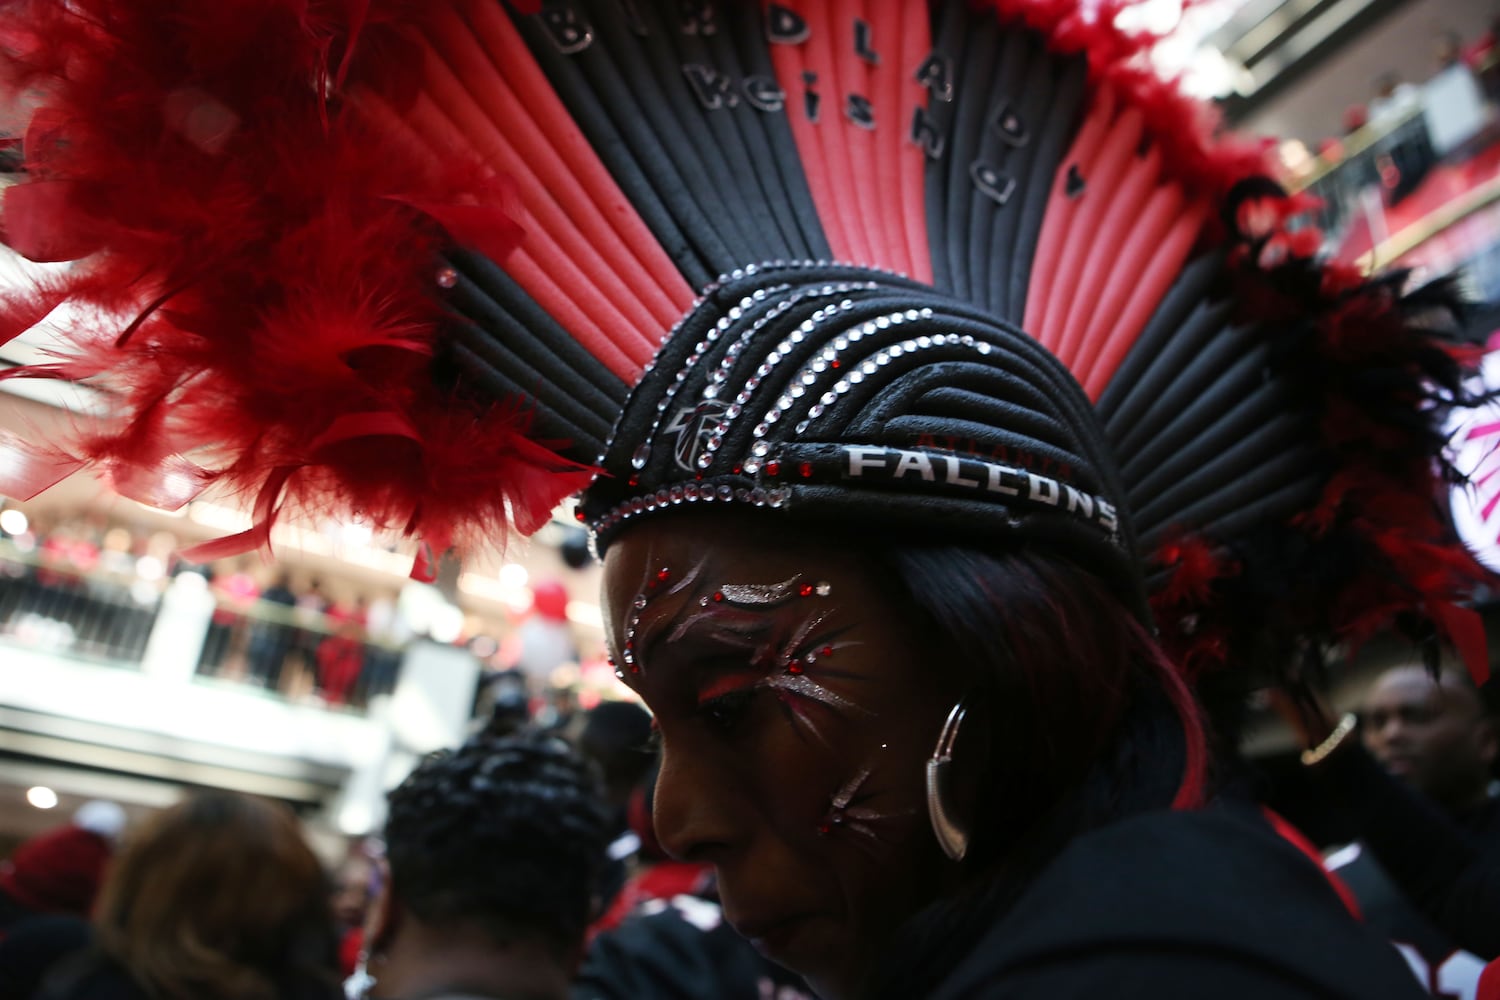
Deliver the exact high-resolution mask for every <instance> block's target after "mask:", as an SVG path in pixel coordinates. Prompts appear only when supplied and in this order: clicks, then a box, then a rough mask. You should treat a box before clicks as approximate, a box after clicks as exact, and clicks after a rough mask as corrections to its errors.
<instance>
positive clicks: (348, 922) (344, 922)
mask: <svg viewBox="0 0 1500 1000" xmlns="http://www.w3.org/2000/svg"><path fill="white" fill-rule="evenodd" d="M379 884H380V868H379V865H378V864H377V863H376V861H375V853H374V852H373V851H372V850H371V849H370V848H369V847H368V846H365V845H360V846H358V847H355V848H353V849H352V850H351V851H350V852H349V856H348V857H346V858H345V859H344V861H343V863H342V864H340V865H339V867H338V869H337V871H335V872H334V876H333V896H332V903H333V919H334V920H335V921H336V922H337V923H338V931H339V972H340V973H341V974H342V975H344V976H349V975H351V974H352V973H353V972H354V969H355V966H356V965H358V963H359V954H360V952H361V951H362V950H363V949H364V934H365V919H366V918H367V917H368V916H369V913H370V903H371V902H373V901H374V899H375V894H376V892H377V891H379Z"/></svg>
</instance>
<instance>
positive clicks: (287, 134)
mask: <svg viewBox="0 0 1500 1000" xmlns="http://www.w3.org/2000/svg"><path fill="white" fill-rule="evenodd" d="M6 13H7V15H10V16H8V18H7V24H8V25H10V26H11V27H10V30H9V32H8V34H7V36H6V38H7V43H6V44H7V45H8V47H9V54H10V57H11V58H10V63H9V66H8V74H9V78H10V80H11V82H12V84H13V86H14V87H15V88H17V89H18V91H19V92H21V93H24V95H25V101H24V104H23V105H22V106H24V107H25V108H27V109H29V110H30V121H29V125H28V126H27V129H26V131H25V134H24V152H25V160H24V162H25V166H26V171H27V178H26V180H25V182H24V183H19V184H16V185H14V186H12V187H11V188H10V189H9V190H8V191H7V192H6V198H5V205H4V222H5V235H6V239H7V241H8V242H9V243H10V245H11V246H12V247H14V248H15V249H17V250H18V251H19V252H21V253H23V254H25V255H26V256H28V257H31V258H32V259H36V260H49V259H50V260H78V261H80V263H79V264H78V265H77V266H75V267H74V268H72V269H71V270H68V271H66V272H64V273H60V274H57V275H53V276H51V277H49V278H48V279H47V281H46V283H44V284H42V285H40V286H39V287H38V288H36V289H35V290H34V292H33V293H31V294H28V295H19V296H13V297H11V298H10V299H9V300H8V302H7V308H6V309H5V310H4V312H3V314H0V337H3V336H6V335H10V334H14V333H16V332H19V331H20V330H22V329H25V328H26V327H28V326H29V325H30V324H32V323H34V322H36V321H37V320H38V319H39V318H41V317H42V316H44V315H46V314H47V313H48V312H49V311H50V310H51V309H53V308H55V307H56V306H57V305H59V304H61V303H65V302H66V303H71V304H72V306H73V307H74V309H75V310H76V311H75V313H74V315H80V316H83V317H84V318H85V319H84V321H83V322H81V323H79V324H77V325H76V326H75V329H74V331H73V339H74V341H75V347H74V349H72V350H70V351H67V352H66V353H65V354H64V355H63V356H61V357H59V358H58V360H57V361H56V363H54V364H50V365H45V366H38V367H33V368H30V369H26V370H24V371H23V372H21V373H20V374H24V375H30V376H34V377H52V378H60V379H66V380H70V381H81V382H84V383H87V384H91V385H96V386H98V387H99V388H101V389H104V390H106V391H107V392H108V394H109V396H108V398H109V399H110V400H111V401H112V402H113V404H114V406H115V407H116V409H117V410H118V413H117V414H116V416H117V419H114V420H105V421H100V422H98V423H92V424H87V425H83V426H81V427H80V429H79V430H80V433H79V435H78V436H77V439H76V440H74V441H71V442H66V443H62V442H59V443H53V444H48V445H45V446H43V445H40V444H38V443H37V442H27V441H23V440H20V439H18V438H13V439H10V440H9V441H8V442H6V453H5V458H6V461H5V462H4V463H3V471H4V473H5V484H4V489H5V491H6V492H7V493H8V494H10V495H29V494H31V493H34V492H36V491H38V490H40V489H43V488H45V487H46V486H48V485H49V484H51V483H53V482H55V481H57V480H59V479H60V478H62V477H64V476H66V475H68V474H69V473H70V472H72V471H74V470H76V469H78V468H80V467H82V466H84V465H87V464H93V465H95V466H96V467H99V468H101V469H102V470H103V471H104V472H105V473H106V474H107V475H108V476H109V478H110V481H111V482H112V483H113V485H114V486H115V487H116V488H117V489H118V490H120V491H121V492H123V493H125V494H126V495H129V496H134V497H136V498H138V499H143V500H146V501H149V502H152V503H155V504H157V505H161V506H173V505H181V504H184V503H186V502H188V501H189V500H191V499H192V498H193V497H195V496H197V495H198V494H199V493H200V492H201V491H203V490H205V489H210V488H212V489H219V490H234V489H237V490H240V491H242V492H244V493H246V494H247V495H248V501H249V504H248V505H249V507H250V509H251V512H252V519H251V523H250V525H249V527H247V528H246V529H245V530H244V531H243V532H240V533H238V534H236V535H234V536H231V537H229V538H226V539H221V540H218V541H216V542H211V543H208V544H207V545H205V546H201V547H200V549H199V551H197V552H195V553H193V555H194V556H195V557H197V558H199V559H206V558H212V557H217V556H221V555H224V554H228V553H231V552H235V551H240V550H243V549H247V548H254V547H257V546H263V545H265V544H268V542H269V539H270V537H271V536H270V532H271V528H272V525H273V524H274V523H275V521H276V519H277V518H278V517H280V516H282V515H283V514H284V513H286V512H296V511H302V512H315V513H316V512H330V511H332V512H336V513H341V514H344V515H346V516H347V515H350V514H355V515H357V516H359V517H360V518H362V519H364V520H365V521H366V522H367V523H369V524H371V525H372V526H375V527H378V528H385V529H392V530H396V531H402V532H405V533H406V534H408V535H409V536H411V537H413V538H415V539H417V540H418V545H417V554H418V558H417V568H416V572H418V573H423V572H430V570H431V567H432V565H433V563H434V561H435V557H436V556H437V555H438V554H440V553H442V552H443V551H445V550H447V549H449V548H450V547H453V546H456V547H458V548H459V549H460V550H468V549H472V548H473V547H475V546H476V545H479V544H482V543H484V542H486V541H493V540H495V539H497V538H498V537H500V536H501V535H502V534H503V533H504V532H506V531H508V530H514V531H518V532H520V533H523V534H524V533H529V532H531V531H533V530H535V529H536V528H538V527H539V526H540V525H541V524H543V523H544V522H545V521H546V519H547V518H548V516H549V514H550V512H551V511H552V510H553V508H554V505H555V504H556V503H557V502H558V501H559V500H561V499H563V498H564V497H567V496H569V495H570V494H574V493H577V492H579V491H582V492H581V498H580V500H579V502H578V504H577V505H576V507H575V516H576V517H577V518H578V520H579V521H580V522H582V523H583V524H584V525H585V526H586V527H587V528H588V529H589V531H590V533H591V535H592V537H593V540H594V544H595V547H596V550H597V551H598V553H599V554H600V555H601V556H602V557H603V558H604V562H605V579H606V583H605V606H606V607H605V611H606V618H607V623H608V631H609V638H610V644H611V648H612V650H613V654H614V659H615V662H616V665H617V671H618V675H619V677H620V678H621V680H622V681H623V682H624V683H626V684H628V685H630V686H631V687H632V688H634V689H635V690H636V691H637V692H638V693H639V694H640V695H641V696H642V697H643V698H644V699H645V701H646V703H647V704H648V706H649V707H650V708H651V709H652V711H653V712H654V714H655V717H656V720H657V723H658V725H659V728H660V732H661V737H662V752H663V758H662V770H661V777H660V781H659V784H658V786H657V801H656V824H657V830H658V834H659V835H660V839H661V841H662V842H663V844H664V845H665V846H666V847H667V848H668V849H669V850H671V851H673V852H675V853H676V854H678V855H679V856H681V857H684V858H688V859H700V860H704V861H708V862H710V863H712V864H713V865H714V866H715V868H716V870H717V874H718V880H719V885H720V889H721V892H722V897H723V904H724V911H725V914H726V916H727V917H728V919H729V920H730V921H731V922H732V923H733V924H734V925H735V926H736V927H737V929H738V930H740V931H741V932H742V933H744V934H746V935H747V936H750V937H752V938H754V939H755V940H756V941H757V942H758V943H759V945H760V946H761V947H762V949H763V950H764V951H766V952H767V953H768V954H770V955H771V956H773V957H774V958H776V959H777V960H779V961H781V962H783V963H785V964H787V965H788V966H790V967H792V968H793V969H795V970H796V971H798V972H801V973H803V974H804V975H805V976H806V978H807V979H808V981H809V982H810V983H811V984H812V985H813V986H814V987H815V988H816V989H818V990H819V991H820V992H822V993H825V994H827V995H829V996H862V995H873V994H879V993H881V992H888V993H891V994H892V995H899V996H913V995H923V996H971V995H984V996H993V995H1008V996H1055V995H1068V994H1071V993H1075V992H1077V993H1082V992H1083V991H1084V990H1091V989H1092V990H1101V989H1104V988H1108V989H1109V990H1110V991H1112V992H1113V993H1115V994H1120V993H1124V994H1125V995H1142V996H1152V997H1167V996H1201V995H1206V994H1208V993H1209V992H1210V991H1212V992H1213V993H1214V995H1228V996H1256V997H1259V996H1267V995H1276V996H1308V997H1312V996H1318V997H1343V996H1347V997H1361V998H1369V997H1378V996H1401V995H1404V994H1403V993H1402V991H1403V990H1406V989H1408V987H1407V985H1406V982H1405V980H1404V979H1403V977H1402V975H1401V974H1400V968H1399V965H1393V962H1394V961H1395V960H1394V959H1393V958H1392V956H1391V954H1390V953H1389V951H1387V950H1385V948H1384V946H1383V945H1378V944H1376V943H1374V942H1372V940H1371V939H1370V937H1369V936H1368V935H1366V934H1364V933H1363V932H1362V931H1361V929H1359V928H1358V927H1357V926H1356V925H1355V924H1354V923H1353V921H1352V920H1350V919H1349V918H1348V917H1347V915H1346V914H1345V913H1344V911H1343V910H1342V908H1341V906H1340V904H1339V902H1338V899H1337V897H1336V895H1335V893H1334V891H1333V890H1332V889H1331V888H1330V887H1329V886H1328V885H1327V884H1326V883H1325V882H1324V881H1323V879H1322V876H1321V873H1320V872H1319V871H1318V869H1317V867H1316V866H1315V865H1314V864H1313V863H1312V862H1311V861H1309V860H1308V859H1306V858H1305V857H1304V856H1302V855H1301V854H1300V853H1298V852H1297V851H1296V850H1294V849H1293V848H1292V847H1291V846H1290V845H1289V844H1288V843H1286V842H1285V841H1284V840H1283V839H1282V838H1280V837H1278V836H1277V835H1275V834H1274V833H1273V831H1272V829H1271V827H1270V825H1268V823H1267V822H1266V821H1265V820H1264V819H1263V818H1262V817H1261V816H1260V815H1259V814H1256V813H1250V812H1246V811H1244V810H1240V809H1238V808H1236V807H1234V806H1232V805H1231V804H1229V803H1228V802H1227V801H1221V800H1220V799H1219V798H1217V797H1216V796H1215V795H1214V785H1213V781H1212V778H1213V770H1212V768H1211V766H1210V763H1211V762H1210V754H1209V751H1208V750H1207V747H1208V745H1209V742H1208V740H1207V738H1206V736H1205V732H1204V726H1203V723H1202V721H1201V718H1200V712H1199V709H1198V708H1197V706H1196V703H1195V700H1194V697H1193V694H1192V689H1193V688H1194V686H1195V685H1196V684H1198V682H1199V681H1200V680H1202V679H1204V678H1209V677H1212V676H1215V675H1219V676H1229V675H1237V674H1242V673H1243V672H1244V671H1247V670H1250V669H1252V668H1263V667H1267V666H1272V665H1274V664H1276V663H1277V662H1280V661H1281V660H1282V658H1283V657H1284V656H1286V655H1288V654H1289V652H1290V651H1291V650H1294V649H1302V648H1313V649H1316V648H1322V647H1323V646H1325V645H1327V644H1329V643H1332V642H1335V641H1344V640H1358V639H1359V638H1361V637H1363V636H1364V635H1367V634H1369V633H1371V632H1372V631H1374V630H1376V629H1379V628H1381V627H1384V626H1385V625H1387V624H1394V625H1396V626H1397V627H1401V628H1404V629H1406V630H1407V631H1409V632H1410V633H1411V634H1413V635H1416V636H1420V637H1423V638H1424V639H1430V640H1432V641H1438V640H1439V639H1445V640H1446V641H1449V642H1451V643H1452V644H1454V645H1455V646H1456V647H1457V648H1459V649H1460V650H1462V651H1464V653H1465V659H1466V661H1467V662H1469V663H1471V664H1473V665H1475V667H1476V669H1478V668H1480V667H1481V666H1482V664H1483V660H1484V657H1483V655H1482V654H1483V643H1484V637H1483V632H1482V630H1481V629H1480V627H1479V626H1478V623H1477V620H1476V619H1475V617H1474V616H1473V615H1472V614H1470V613H1469V612H1467V611H1465V610H1463V609H1462V608H1461V607H1460V606H1459V604H1458V602H1459V601H1461V600H1462V599H1463V598H1464V596H1465V594H1466V592H1467V591H1466V588H1467V587H1468V586H1469V584H1470V582H1471V581H1472V579H1473V578H1474V576H1475V574H1476V572H1477V570H1476V569H1475V567H1474V564H1473V562H1472V560H1471V559H1469V558H1468V556H1467V555H1466V554H1465V553H1464V551H1463V550H1462V549H1461V548H1460V547H1459V546H1458V545H1456V544H1455V543H1454V541H1453V538H1452V533H1451V531H1450V530H1449V527H1448V525H1447V524H1446V523H1445V521H1444V519H1443V518H1442V517H1441V516H1440V514H1439V510H1438V507H1437V506H1436V504H1435V502H1434V491H1435V488H1436V486H1437V485H1438V483H1439V481H1440V479H1442V478H1443V477H1444V476H1446V475H1449V474H1451V472H1452V470H1450V469H1448V468H1447V467H1446V466H1445V465H1444V464H1443V462H1442V460H1441V458H1440V454H1441V450H1442V444H1443V441H1442V435H1441V433H1440V432H1439V430H1438V428H1440V427H1441V426H1442V423H1441V421H1442V419H1443V416H1444V412H1445V410H1446V409H1447V408H1448V407H1450V406H1452V405H1454V404H1455V403H1463V402H1465V401H1466V400H1465V397H1464V390H1463V388H1462V386H1463V376H1464V368H1465V364H1466V362H1467V361H1468V360H1469V358H1468V357H1467V355H1466V354H1465V351H1464V349H1463V348H1461V347H1460V346H1458V345H1456V344H1455V343H1454V342H1453V338H1452V336H1451V334H1450V331H1451V330H1452V328H1453V326H1452V323H1451V314H1450V311H1449V305H1448V302H1447V299H1446V296H1445V295H1444V294H1443V293H1442V291H1441V290H1432V289H1425V290H1409V289H1406V288H1405V287H1404V282H1403V280H1402V279H1400V278H1399V277H1391V278H1384V279H1378V280H1373V281H1370V280H1366V279H1365V278H1364V277H1362V276H1361V275H1359V274H1355V273H1351V272H1349V271H1347V270H1342V269H1337V268H1331V267H1326V266H1324V265H1322V264H1320V263H1319V262H1318V261H1317V260H1316V259H1315V257H1314V253H1315V251H1316V248H1317V245H1318V241H1319V237H1318V234H1317V233H1315V232H1313V231H1311V230H1310V229H1308V228H1305V227H1301V226H1300V223H1299V216H1300V213H1301V210H1302V209H1303V208H1304V207H1305V206H1304V205H1303V204H1302V203H1301V202H1300V201H1299V200H1298V199H1297V198H1294V197H1288V196H1286V195H1284V194H1282V193H1281V191H1280V190H1279V189H1278V188H1277V187H1276V186H1275V185H1274V184H1273V183H1271V182H1270V181H1269V180H1267V179H1266V175H1267V172H1268V166H1267V163H1266V161H1265V149H1264V147H1262V146H1255V145H1248V146H1247V145H1244V144H1237V143H1235V142H1232V141H1230V140H1227V139H1225V138H1223V137H1220V136H1216V135H1214V134H1212V128H1211V125H1212V123H1211V122H1210V121H1209V120H1208V117H1207V115H1206V113H1205V112H1204V111H1203V109H1201V108H1199V107H1197V106H1196V105H1194V104H1192V103H1191V102H1189V101H1187V100H1185V99H1184V98H1182V97H1180V96H1179V95H1178V94H1177V93H1176V92H1175V90H1174V89H1173V88H1172V87H1171V86H1170V85H1168V84H1166V83H1163V82H1162V81H1161V80H1159V79H1158V78H1157V77H1156V76H1155V75H1153V73H1152V72H1151V71H1150V70H1149V68H1147V66H1146V63H1145V54H1146V52H1147V50H1148V49H1149V48H1150V46H1151V45H1152V44H1153V42H1154V41H1155V39H1154V38H1152V37H1150V36H1149V35H1147V34H1145V33H1144V32H1142V31H1140V30H1138V29H1133V28H1131V27H1130V24H1131V21H1130V18H1131V15H1132V14H1133V13H1134V12H1133V11H1132V10H1131V8H1130V5H1129V4H1123V3H1120V2H1118V0H1102V2H1099V3H1088V4H1077V3H1073V2H1071V0H974V2H969V0H931V2H929V3H903V4H894V3H877V2H874V0H828V2H826V3H815V2H812V0H796V2H786V3H769V2H766V3H754V2H709V0H703V2H693V3H688V4H683V3H678V2H675V0H674V2H670V3H668V2H665V0H663V2H648V0H631V2H619V0H549V2H546V3H538V2H536V0H510V2H506V3H497V2H495V0H442V2H431V3H421V4H417V3H407V2H401V0H370V2H368V3H360V4H352V5H346V4H341V3H333V2H323V0H295V2H294V0H276V2H266V0H255V2H251V0H224V2H221V3H216V4H213V5H207V6H205V5H200V4H195V3H191V2H188V0H69V2H66V3H64V2H61V0H14V2H11V3H9V4H7V10H6Z"/></svg>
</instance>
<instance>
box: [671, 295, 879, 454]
mask: <svg viewBox="0 0 1500 1000" xmlns="http://www.w3.org/2000/svg"><path fill="white" fill-rule="evenodd" d="M879 287H880V286H879V285H876V284H875V283H874V282H861V283H859V284H857V285H856V286H855V287H854V288H852V289H846V291H863V290H872V289H876V288H879ZM832 288H833V286H830V285H825V286H823V287H822V288H820V289H818V291H819V292H820V293H822V292H824V291H827V292H829V294H834V293H833V292H832ZM853 308H854V301H853V300H852V299H844V300H842V301H840V302H839V303H838V304H836V305H831V306H824V307H823V308H822V309H819V310H818V311H817V312H815V313H813V314H812V316H811V317H809V318H808V319H806V320H803V322H802V324H801V325H800V326H798V327H797V329H795V330H793V331H792V332H791V333H789V334H787V335H786V337H785V338H783V339H782V341H781V343H779V344H777V345H776V346H775V347H774V348H772V350H771V351H770V353H768V354H767V355H766V359H765V360H764V361H763V362H761V364H760V367H758V368H756V369H755V372H754V373H753V374H751V376H750V377H749V378H747V379H745V384H744V385H743V386H742V387H741V388H740V391H739V392H738V393H736V394H735V397H734V402H732V403H730V404H729V407H727V408H726V409H725V411H724V414H723V416H722V417H720V418H719V423H718V425H717V426H715V428H714V431H713V434H711V435H710V436H709V439H708V440H707V441H706V442H705V443H704V450H703V451H702V452H699V454H698V457H697V459H696V461H695V464H696V465H697V466H698V468H699V469H707V468H709V467H710V466H711V465H713V462H714V453H715V452H716V451H718V450H719V448H720V446H722V445H723V443H724V435H725V434H728V433H729V428H730V427H731V426H733V424H734V421H735V419H736V418H738V417H739V416H740V414H741V413H742V412H743V408H744V406H745V404H746V403H748V402H750V399H751V398H752V397H753V396H754V395H755V392H756V390H757V389H759V388H760V385H761V383H762V382H763V381H764V380H765V379H767V378H768V377H770V375H771V373H772V372H774V371H775V370H776V368H777V366H779V365H780V364H781V362H782V361H783V360H785V358H786V356H787V355H788V354H789V353H791V350H792V348H793V347H795V346H797V345H798V344H800V343H802V341H803V340H805V339H806V338H807V335H808V334H810V333H812V332H813V331H815V330H816V329H817V328H818V326H819V325H820V324H822V323H825V322H827V321H828V320H830V319H832V318H833V317H834V316H837V315H838V314H839V313H841V312H848V311H849V310H850V309H853ZM771 414H774V416H772V415H771ZM766 416H767V417H769V418H770V419H769V421H767V420H765V419H764V418H763V419H762V422H761V423H759V424H757V425H756V426H755V436H756V437H764V436H765V431H766V430H768V429H769V427H770V424H771V423H774V422H775V420H776V419H778V418H779V417H780V416H781V413H780V411H779V410H775V409H773V410H771V411H770V413H768V414H767V415H766Z"/></svg>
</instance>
